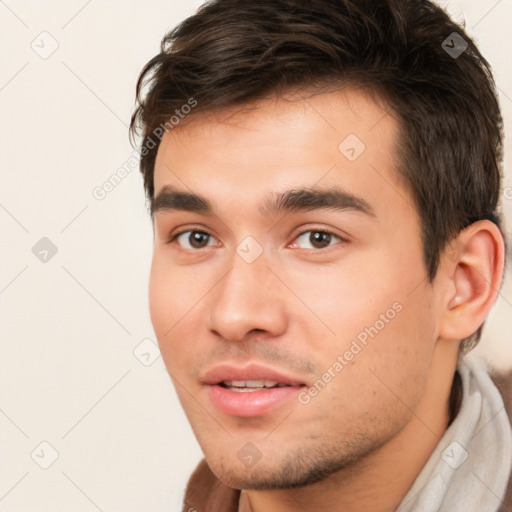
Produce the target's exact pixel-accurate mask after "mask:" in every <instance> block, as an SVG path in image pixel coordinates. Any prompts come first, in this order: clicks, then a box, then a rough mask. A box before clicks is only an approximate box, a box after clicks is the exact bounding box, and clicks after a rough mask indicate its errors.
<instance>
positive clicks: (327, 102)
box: [149, 90, 503, 512]
mask: <svg viewBox="0 0 512 512" xmlns="http://www.w3.org/2000/svg"><path fill="white" fill-rule="evenodd" d="M397 133H398V124H397V121H396V119H395V118H394V117H393V116H392V115H389V113H388V112H387V111H386V109H385V105H383V104H382V103H381V102H378V101H376V99H375V98H373V97H372V96H370V95H368V93H365V92H364V91H361V90H359V91H357V90H345V91H343V92H340V91H338V92H330V93H323V94H317V95H313V96H311V97H308V98H307V99H297V98H295V99H294V100H293V101H289V100H284V99H267V100H261V101H259V102H255V103H253V104H251V105H247V106H246V107H244V108H240V107H237V108H232V109H229V110H224V111H219V112H210V113H202V114H197V115H195V116H194V118H190V119H189V120H188V121H187V122H185V123H183V124H182V125H180V126H179V127H178V128H176V129H174V130H173V131H171V132H169V133H167V134H166V135H165V136H164V138H163V140H162V142H161V145H160V148H159V151H158V155H157V161H156V166H155V176H154V184H155V196H158V194H159V193H160V192H161V191H162V190H163V188H164V187H173V188H174V189H177V190H180V191H183V192H189V193H195V194H198V195H200V196H202V197H204V198H206V199H207V200H208V201H209V202H210V203H211V205H212V208H213V212H214V214H213V215H210V214H205V213H201V212H194V211H181V210H179V209H162V210H160V211H158V212H156V213H155V216H154V228H155V240H154V256H153V262H152V268H151V276H150V290H149V298H150V313H151V319H152V323H153V326H154V329H155V333H156V336H157V339H158V342H159V345H160V348H161V351H162V355H163V358H164V361H165V364H166V366H167V369H168V371H169V374H170V375H171V377H172V379H173V381H174V384H175V386H176V391H177V393H178V396H179V399H180V401H181V404H182V406H183V408H184V410H185V413H186V415H187V417H188V420H189V422H190V424H191V426H192V428H193V430H194V433H195V435H196V437H197V439H198V441H199V443H200V445H201V448H202V450H203V452H204V454H205V457H206V460H207V462H208V464H209V465H210V467H211V468H212V470H213V471H214V473H215V474H216V475H217V476H218V477H219V478H220V479H221V480H223V481H224V482H225V483H226V484H228V485H230V486H232V487H234V488H239V489H243V491H242V493H241V499H240V510H241V511H243V512H244V511H245V512H247V511H249V510H252V511H254V512H264V511H266V510H272V511H274V512H285V511H292V510H302V509H304V510H321V509H322V508H320V507H325V508H327V507H329V510H332V511H338V510H339V511H341V510H343V511H344V512H351V511H353V512H356V511H357V512H365V511H368V512H370V511H372V512H376V511H380V512H387V511H392V510H394V509H395V508H396V507H397V506H398V505H399V503H400V502H401V500H402V499H403V497H404V496H405V494H406V493H407V491H408V489H409V488H410V487H411V485H412V484H413V482H414V479H415V478H416V476H417V475H418V474H419V472H420V471H421V469H422V467H423V466H424V464H425V462H426V461H427V460H428V458H429V456H430V454H431V453H432V451H433V449H434V448H435V446H436V444H437V443H438V442H439V440H440V438H441V437H442V435H443V433H444V431H445V429H446V426H447V423H448V420H449V410H448V397H449V394H450V389H451V385H452V381H453V375H454V371H455V367H456V362H457V356H458V348H459V340H460V339H463V338H464V337H466V336H469V335H470V334H471V333H472V332H474V331H475V330H476V329H477V328H478V326H479V325H480V324H481V323H482V321H483V320H484V319H485V316H486V315H487V312H488V311H489V309H490V307H491V306H492V303H493V302H494V300H495V297H496V290H497V289H498V288H499V283H500V280H501V272H502V267H503V241H502V238H501V235H500V234H499V231H498V230H497V228H496V227H495V226H494V225H493V224H491V223H490V222H487V221H481V222H479V223H476V224H474V225H473V226H471V227H470V228H468V229H467V230H465V231H463V232H462V233H461V234H460V235H459V238H458V239H457V247H458V248H459V251H458V252H457V254H456V256H455V257H454V255H453V251H452V253H451V254H450V257H447V256H446V255H445V254H444V253H443V254H442V257H441V264H440V268H439V271H438V273H437V276H436V278H435V280H434V281H433V282H432V283H430V282H429V281H428V279H427V277H426V268H425V263H424V260H423V253H422V244H421V233H420V218H419V214H418V212H417V211H416V209H415V207H414V204H413V200H412V196H411V193H410V191H409V190H408V189H407V188H406V187H405V186H404V184H403V183H402V182H401V180H400V179H399V177H398V174H397V171H396V157H395V142H396V137H397ZM349 134H356V135H357V137H358V138H359V139H360V140H361V141H363V142H364V144H365V146H366V149H365V151H364V152H363V153H362V154H361V155H360V156H359V157H358V158H357V159H356V160H355V161H349V160H348V159H347V158H346V157H345V156H344V154H342V152H340V150H339V149H338V146H339V145H340V143H341V142H342V141H343V140H344V139H345V138H346V137H347V136H348V135H349ZM312 187H313V188H317V189H321V190H325V189H328V188H332V187H338V188H342V189H343V190H344V191H346V192H348V193H350V194H352V195H353V196H356V197H358V198H361V199H364V201H366V203H368V205H370V207H371V209H372V210H373V214H370V215H369V214H366V213H363V212H359V211H354V210H350V209H347V210H344V211H339V210H329V209H318V210H311V211H297V212H286V213H283V212H279V213H276V214H275V215H272V216H266V215H263V214H262V212H261V211H260V210H261V208H260V206H261V205H262V204H263V203H264V201H265V199H266V198H267V197H268V196H269V195H272V194H279V193H283V192H285V191H287V190H290V189H296V188H312ZM190 230H196V231H200V232H204V233H207V234H208V235H211V237H205V238H203V239H202V240H203V241H205V240H206V244H207V245H206V246H205V247H194V246H192V245H191V244H190V238H189V235H190V233H188V232H187V231H190ZM311 231H313V232H318V231H320V232H323V231H326V232H331V233H333V235H334V236H332V237H331V239H330V240H329V237H325V235H320V236H324V238H323V239H322V240H324V242H325V241H326V240H327V241H326V245H325V246H324V245H322V244H320V245H318V244H315V239H313V240H311V237H310V235H311ZM182 232H187V233H185V235H181V236H180V237H179V238H174V240H173V241H172V242H171V243H169V239H171V238H172V237H173V236H174V235H176V234H177V233H182ZM304 233H305V234H304ZM248 236H251V237H253V238H254V239H255V240H256V241H257V243H258V244H259V245H260V247H261V249H262V251H263V252H262V254H261V255H260V256H259V257H258V258H257V259H256V260H255V261H254V262H252V263H250V264H249V263H247V262H246V261H245V260H244V259H243V258H242V257H240V256H239V255H238V254H237V252H236V249H237V247H238V246H239V244H240V243H241V242H242V241H243V240H244V239H245V238H246V237H248ZM397 303H398V304H399V305H400V307H401V309H400V312H398V313H397V314H396V315H395V316H394V318H393V319H392V320H389V321H388V322H387V323H385V326H384V328H382V329H380V330H379V332H378V334H377V335H376V336H375V337H374V338H370V339H369V341H368V343H367V345H366V346H364V347H363V348H362V350H361V351H360V352H359V353H357V355H355V356H354V358H353V359H352V360H351V361H347V363H346V365H344V367H343V370H342V371H340V372H338V373H335V377H333V378H332V379H331V381H330V382H329V383H328V384H327V385H326V386H325V387H324V388H323V389H322V390H321V392H319V393H318V394H317V395H316V396H314V397H313V398H311V400H310V402H309V403H308V404H306V405H304V404H303V403H300V402H299V401H298V400H295V399H292V400H290V401H288V402H286V403H285V404H284V405H282V406H280V407H278V408H277V409H275V410H273V411H271V412H270V413H268V414H265V415H263V416H260V417H249V418H242V417H235V416H229V415H227V414H224V413H222V412H220V411H219V410H218V409H217V408H216V407H214V405H213V404H212V403H211V401H210V400H209V396H208V390H207V389H206V387H205V386H204V385H203V384H202V383H201V377H202V376H203V375H204V374H205V372H206V371H207V370H209V369H210V368H212V367H213V366H215V365H217V364H219V363H230V364H233V365H237V366H241V365H243V364H246V363H247V362H249V361H254V362H258V363H260V364H263V365H265V366H268V367H271V368H273V369H276V370H278V371H280V372H282V373H285V374H286V375H289V376H293V377H295V378H297V379H299V380H300V381H302V382H304V383H305V384H307V386H308V387H311V386H313V385H314V383H315V382H316V381H317V380H318V379H319V378H321V377H322V375H323V374H324V373H325V372H326V371H327V370H328V369H329V368H332V366H333V363H334V362H335V361H336V360H337V358H338V356H339V355H343V354H344V353H345V352H346V351H347V350H349V348H350V346H351V343H352V341H353V340H354V339H356V337H357V336H358V334H360V333H361V332H362V331H364V329H365V328H366V327H369V326H372V325H374V324H375V323H376V321H377V320H379V318H381V316H380V315H382V314H385V313H386V311H387V310H389V309H390V308H392V306H393V304H395V305H396V304H397ZM331 375H332V371H331ZM304 389H307V388H304ZM249 442H250V443H252V444H253V445H254V446H255V447H256V449H257V451H258V453H259V454H260V455H261V458H260V460H259V461H258V462H257V463H256V464H255V465H253V466H252V467H247V466H246V465H245V464H243V463H242V461H241V459H240V458H239V457H238V456H237V453H238V452H239V451H240V450H241V449H243V447H244V446H246V444H247V443H249ZM301 507H302V508H301Z"/></svg>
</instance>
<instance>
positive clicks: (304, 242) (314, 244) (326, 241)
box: [296, 230, 341, 249]
mask: <svg viewBox="0 0 512 512" xmlns="http://www.w3.org/2000/svg"><path fill="white" fill-rule="evenodd" d="M337 242H341V238H340V237H339V236H336V235H334V234H333V233H329V232H328V231H321V230H311V231H305V232H304V233H302V234H301V235H299V236H298V237H297V242H296V243H297V245H298V246H299V247H300V248H301V249H325V248H326V247H329V246H331V245H334V243H337Z"/></svg>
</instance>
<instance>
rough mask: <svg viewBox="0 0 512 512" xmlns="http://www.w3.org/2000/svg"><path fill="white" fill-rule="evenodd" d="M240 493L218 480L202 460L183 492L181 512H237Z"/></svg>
mask: <svg viewBox="0 0 512 512" xmlns="http://www.w3.org/2000/svg"><path fill="white" fill-rule="evenodd" d="M239 498H240V491H239V490H238V489H232V488H231V487H228V486H227V485H226V484H224V483H223V482H222V481H221V480H219V479H218V478H217V477H216V476H215V475H214V474H213V472H212V470H211V469H210V467H209V466H208V464H207V463H206V460H205V459H203V460H202V461H201V462H200V463H199V464H198V466H197V467H196V469H195V470H194V472H193V473H192V475H191V477H190V479H189V481H188V484H187V489H186V491H185V499H184V502H183V512H237V511H238V501H239Z"/></svg>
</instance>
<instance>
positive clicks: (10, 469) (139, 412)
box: [0, 0, 512, 512]
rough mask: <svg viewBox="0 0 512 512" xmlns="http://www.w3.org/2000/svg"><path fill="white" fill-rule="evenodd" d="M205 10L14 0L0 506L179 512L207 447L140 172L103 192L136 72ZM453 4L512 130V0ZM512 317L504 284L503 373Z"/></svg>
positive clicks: (170, 1) (100, 0) (1, 13)
mask: <svg viewBox="0 0 512 512" xmlns="http://www.w3.org/2000/svg"><path fill="white" fill-rule="evenodd" d="M199 4H200V2H198V1H190V0H187V1H185V0H179V1H178V0H167V1H162V0H147V1H144V2H143V1H138V2H133V1H132V2H127V1H125V2H121V1H117V2H115V1H109V0H88V1H87V0H68V1H67V2H56V1H55V0H52V1H46V2H38V1H36V0H31V1H27V0H25V1H23V0H19V1H15V0H5V1H1V0H0V38H1V50H0V56H1V63H2V64H1V68H0V120H1V123H0V130H1V132H0V140H1V142H0V169H1V188H0V226H1V229H2V251H1V269H0V307H1V323H0V325H1V331H0V332H1V338H0V340H1V341H0V512H7V511H8V512H22V511H23V512H46V511H48V512H50V511H52V512H70V511H73V512H94V511H98V510H100V511H103V512H114V511H119V512H140V511H142V510H144V511H146V512H159V511H162V512H163V511H179V510H180V503H181V500H182V495H183V489H184V487H185V484H186V480H187V478H188V476H189V475H190V473H191V471H192V470H193V468H194V467H195V465H196V463H197V462H198V460H199V459H200V457H201V452H200V450H199V447H198V445H197V443H196V441H195V438H194V437H193V435H192V433H191V430H190V428H189V426H188V423H187V421H186V418H185V416H184V414H183V412H182V411H181V408H180V406H179V403H178V401H177V399H176V396H175V394H174V391H173V388H172V386H171V384H170V381H169V378H168V375H167V373H166V372H165V370H164V366H163V363H162V360H161V358H160V357H158V351H157V349H156V346H155V345H154V334H153V331H152V327H151V323H150V319H149V314H148V302H147V279H148V271H149V265H150V258H151V243H152V233H151V227H150V223H149V219H148V217H147V215H146V209H145V202H144V195H143V188H142V180H141V178H140V176H139V173H138V170H137V168H136V167H135V166H133V165H132V166H131V167H130V165H129V163H128V164H127V167H126V168H127V169H130V171H131V172H129V173H128V174H127V175H126V177H125V178H124V179H123V180H122V181H121V183H119V185H118V186H117V187H115V188H114V189H113V190H112V191H110V192H109V193H108V194H107V195H106V197H105V198H104V199H103V200H98V199H96V198H95V197H94V195H93V191H94V189H95V188H96V187H98V186H101V185H102V184H103V183H104V182H105V181H107V180H108V179H109V177H110V176H111V175H112V174H113V173H115V172H116V170H117V169H118V168H120V167H122V166H123V165H125V164H126V163H127V162H129V158H130V156H131V153H132V148H131V147H130V145H129V143H128V139H127V125H128V123H129V118H130V114H131V111H132V107H133V99H134V97H133V94H134V87H135V82H136V78H137V75H138V73H139V71H140V69H141V68H142V66H143V65H144V64H145V62H146V61H147V60H149V59H150V58H151V57H152V56H153V55H154V54H155V53H156V52H157V51H158V45H159V42H160V39H161V37H162V35H163V34H164V32H165V31H166V30H167V29H169V28H171V27H172V26H174V25H175V24H176V23H177V22H178V21H180V20H181V19H183V18H184V17H185V16H187V15H189V14H191V13H192V12H193V11H194V10H195V9H196V8H197V6H198V5H199ZM445 5H447V7H448V8H449V10H450V11H451V12H452V13H453V14H454V15H455V16H456V17H457V18H458V19H460V18H461V16H462V14H464V16H465V18H466V21H467V26H468V27H469V28H470V32H471V33H472V34H474V35H475V36H476V38H477V40H478V41H479V43H480V47H481V49H482V51H483V53H484V55H486V57H487V58H488V59H489V60H490V62H491V63H492V64H493V66H494V70H495V74H496V78H497V82H498V85H499V88H500V97H501V102H502V107H503V110H504V114H505V117H506V128H507V130H508V133H509V134H510V133H511V132H512V73H511V67H510V52H511V50H512V48H511V47H512V35H511V28H510V20H511V19H512V1H511V0H501V1H497V0H491V1H487V0H485V1H482V0H464V1H460V2H459V1H450V2H446V3H445ZM43 32H47V34H42V35H41V33H43ZM57 44H58V47H56V45H57ZM53 47H56V50H55V51H54V53H53V54H51V55H48V54H49V52H50V51H51V50H53V49H54V48H53ZM42 57H47V58H42ZM506 151H507V159H508V161H510V157H511V153H512V151H511V148H510V138H509V139H507V150H506ZM508 168H510V164H508ZM505 186H506V187H511V188H509V189H508V191H507V193H506V194H505V196H506V198H505V200H504V208H505V210H506V212H507V217H508V218H509V219H510V218H511V213H512V176H511V175H510V173H509V174H508V176H507V178H506V183H505ZM511 226H512V224H511V222H510V220H509V223H508V230H509V231H510V230H512V227H511ZM43 237H47V238H48V239H49V240H51V242H52V243H53V244H54V246H56V248H57V253H56V254H55V255H53V256H52V253H51V251H50V252H49V253H48V254H46V253H44V251H45V250H48V247H47V246H45V245H44V244H45V243H47V242H39V241H40V239H41V238H43ZM38 242H39V243H40V244H43V245H41V246H39V245H36V244H37V243H38ZM35 245H36V250H34V252H36V254H34V252H33V247H34V246H35ZM44 257H46V259H47V261H46V262H43V261H40V258H44ZM511 316H512V289H511V285H510V282H509V281H507V282H506V283H505V287H504V288H503V290H502V293H501V296H500V299H499V301H498V304H497V305H496V307H495V309H494V310H493V312H492V315H491V318H490V320H489V322H488V325H487V327H486V329H485V332H484V340H483V342H482V343H481V346H480V347H479V349H478V350H479V351H480V352H482V353H484V354H485V355H486V356H487V357H488V359H489V360H490V361H491V362H492V363H493V364H495V365H497V366H499V367H502V368H508V367H512V343H511V340H510V336H509V332H510V328H511V325H512V322H511V320H510V319H511ZM144 340H145V341H144ZM141 343H142V345H141ZM149 363H151V364H149ZM41 443H44V444H41ZM57 455H58V457H57ZM55 457H57V458H56V460H55V461H54V462H53V459H54V458H55ZM52 462H53V463H52ZM50 463H52V464H51V465H50ZM48 465H49V467H48V468H47V469H43V467H44V466H48Z"/></svg>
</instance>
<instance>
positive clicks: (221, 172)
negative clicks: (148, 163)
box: [154, 90, 412, 210]
mask: <svg viewBox="0 0 512 512" xmlns="http://www.w3.org/2000/svg"><path fill="white" fill-rule="evenodd" d="M398 131H399V126H398V122H397V121H396V119H395V117H394V116H393V113H392V112H391V111H390V109H389V108H387V106H386V105H385V103H384V102H382V101H378V100H377V99H376V97H375V96H374V95H370V94H368V93H367V92H364V91H357V90H344V91H337V92H330V93H324V94H316V95H309V96H305V97H303V98H299V97H297V96H295V97H292V98H283V99H268V100H261V101H258V102H253V103H251V104H247V105H244V106H237V107H232V108H230V109H225V110H219V111H216V112H205V113H200V114H195V115H194V117H193V118H192V117H191V118H190V119H189V120H185V122H184V123H183V124H182V126H179V125H178V127H177V128H175V129H173V130H171V131H170V132H168V133H166V134H165V135H164V137H163V139H162V142H161V144H160V147H159V151H158V154H157V159H156V164H155V175H154V185H155V196H157V195H158V194H159V192H161V191H162V189H163V188H164V187H166V186H172V187H173V188H179V189H182V190H183V191H194V192H197V193H200V194H201V195H203V196H207V197H210V198H212V199H213V200H215V197H219V198H221V197H222V198H228V197H229V198H231V206H235V205H236V206H239V207H242V208H245V207H248V206H249V205H252V204H254V205H256V203H255V201H256V199H257V198H258V196H259V197H263V196H265V197H268V196H269V194H273V193H278V194H279V193H283V192H285V191H287V190H290V189H292V188H297V187H301V188H310V187H315V188H332V187H341V188H342V189H343V190H345V191H347V192H349V193H351V194H353V195H355V196H358V197H362V198H364V199H365V200H367V202H369V203H370V204H371V203H372V201H374V200H375V197H376V196H377V195H378V196H381V201H380V202H381V203H383V205H384V206H385V205H386V204H387V205H388V206H390V205H391V204H392V203H393V202H396V201H397V200H399V199H400V198H401V200H402V201H404V200H405V202H406V203H409V206H411V204H410V203H411V202H412V200H411V199H410V197H409V193H408V191H407V190H405V188H404V186H403V184H402V183H401V180H400V179H399V177H398V173H397V172H396V167H397V166H396V160H397V158H396V150H395V145H396V139H397V136H398ZM405 207H407V205H405ZM260 210H261V209H260Z"/></svg>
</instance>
